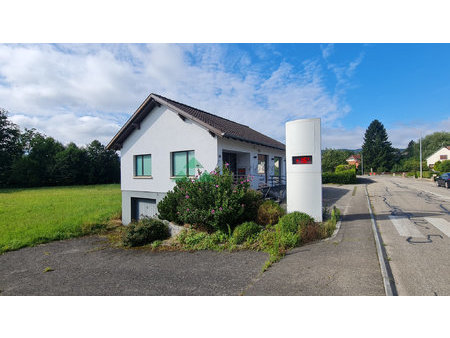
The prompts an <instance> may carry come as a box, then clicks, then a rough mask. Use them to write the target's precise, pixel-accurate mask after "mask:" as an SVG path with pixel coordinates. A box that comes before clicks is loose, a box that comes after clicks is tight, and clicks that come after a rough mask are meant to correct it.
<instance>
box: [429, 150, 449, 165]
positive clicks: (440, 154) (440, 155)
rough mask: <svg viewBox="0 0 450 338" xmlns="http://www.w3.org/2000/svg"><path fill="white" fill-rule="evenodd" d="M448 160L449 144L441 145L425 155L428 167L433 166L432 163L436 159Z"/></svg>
mask: <svg viewBox="0 0 450 338" xmlns="http://www.w3.org/2000/svg"><path fill="white" fill-rule="evenodd" d="M446 160H450V146H448V147H442V148H441V149H439V150H438V151H436V152H435V153H434V154H431V155H430V156H428V157H427V166H428V167H429V168H433V167H434V164H435V163H436V162H437V161H441V162H442V161H446Z"/></svg>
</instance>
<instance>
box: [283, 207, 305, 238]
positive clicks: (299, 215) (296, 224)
mask: <svg viewBox="0 0 450 338" xmlns="http://www.w3.org/2000/svg"><path fill="white" fill-rule="evenodd" d="M310 224H314V218H312V217H311V216H309V215H308V214H305V213H303V212H298V211H294V212H291V213H289V214H287V215H284V216H283V217H281V219H280V221H279V223H278V225H279V226H280V229H281V231H283V232H290V233H293V234H295V233H297V232H298V231H299V230H302V229H304V228H306V227H307V226H308V225H310Z"/></svg>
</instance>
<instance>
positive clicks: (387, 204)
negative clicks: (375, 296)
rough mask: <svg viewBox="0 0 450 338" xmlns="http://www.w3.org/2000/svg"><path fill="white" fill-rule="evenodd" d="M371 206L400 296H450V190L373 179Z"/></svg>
mask: <svg viewBox="0 0 450 338" xmlns="http://www.w3.org/2000/svg"><path fill="white" fill-rule="evenodd" d="M373 180H374V183H372V184H369V185H368V191H369V196H370V200H371V203H372V205H373V207H374V213H375V214H376V220H377V223H378V227H379V229H380V233H381V237H382V240H383V242H384V245H385V249H386V253H387V255H388V260H389V264H390V266H391V269H392V273H393V276H394V280H395V284H396V288H397V291H398V294H399V295H411V296H412V295H438V296H441V295H450V189H445V188H442V187H440V188H439V187H437V186H436V185H435V183H434V182H432V181H430V180H417V179H413V178H402V177H392V176H379V177H375V178H373Z"/></svg>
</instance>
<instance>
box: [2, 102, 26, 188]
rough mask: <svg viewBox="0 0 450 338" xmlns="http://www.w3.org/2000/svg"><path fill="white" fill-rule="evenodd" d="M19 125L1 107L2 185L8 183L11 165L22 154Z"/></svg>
mask: <svg viewBox="0 0 450 338" xmlns="http://www.w3.org/2000/svg"><path fill="white" fill-rule="evenodd" d="M19 139H20V130H19V127H18V126H17V125H16V124H14V123H12V122H11V121H9V120H8V112H7V111H6V110H5V109H3V108H0V187H4V186H6V185H7V182H8V178H9V176H10V175H11V167H12V164H13V163H14V160H16V159H17V158H18V157H20V155H21V154H22V148H21V146H20V142H19Z"/></svg>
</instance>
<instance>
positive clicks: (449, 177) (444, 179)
mask: <svg viewBox="0 0 450 338" xmlns="http://www.w3.org/2000/svg"><path fill="white" fill-rule="evenodd" d="M436 183H437V186H438V187H446V188H447V189H449V188H450V173H445V174H442V175H441V176H438V177H436Z"/></svg>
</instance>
